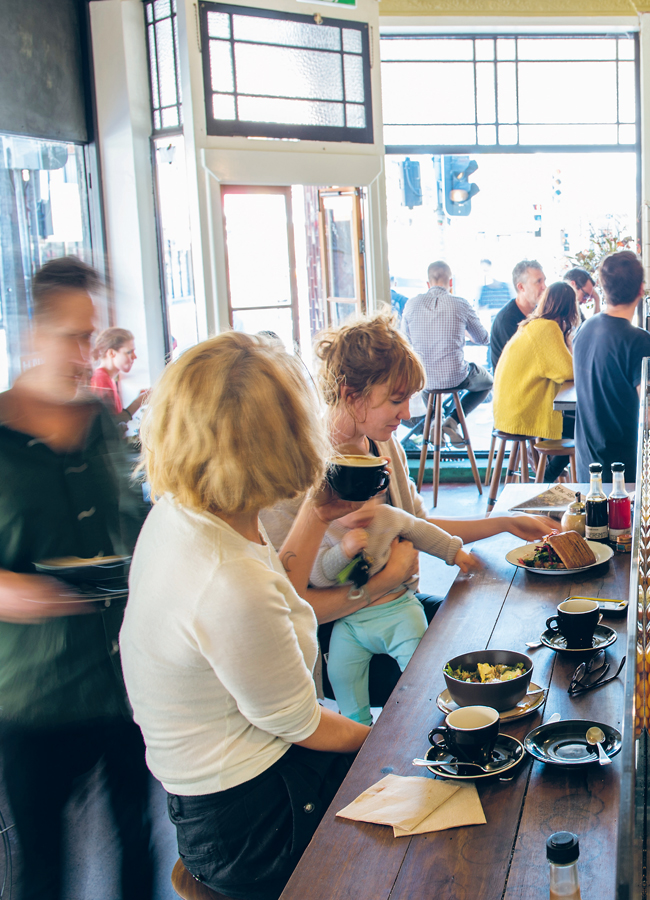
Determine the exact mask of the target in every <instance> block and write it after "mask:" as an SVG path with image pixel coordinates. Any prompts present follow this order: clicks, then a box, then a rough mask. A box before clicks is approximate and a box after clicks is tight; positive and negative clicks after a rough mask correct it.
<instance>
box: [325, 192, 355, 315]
mask: <svg viewBox="0 0 650 900" xmlns="http://www.w3.org/2000/svg"><path fill="white" fill-rule="evenodd" d="M318 199H319V211H320V234H321V260H322V265H323V270H324V275H325V285H326V290H327V318H328V323H329V324H330V325H334V326H336V325H340V324H341V323H342V322H345V320H346V319H349V318H351V317H353V316H356V315H362V314H363V313H365V311H366V273H365V262H364V256H365V246H364V239H363V221H362V218H361V198H360V191H359V189H358V188H341V189H328V190H322V191H319V192H318Z"/></svg>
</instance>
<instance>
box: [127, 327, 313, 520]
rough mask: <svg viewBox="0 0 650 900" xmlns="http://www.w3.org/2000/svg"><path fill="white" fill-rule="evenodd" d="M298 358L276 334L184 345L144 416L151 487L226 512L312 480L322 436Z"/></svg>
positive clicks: (264, 503)
mask: <svg viewBox="0 0 650 900" xmlns="http://www.w3.org/2000/svg"><path fill="white" fill-rule="evenodd" d="M301 366H302V364H301V363H300V361H299V360H298V359H297V358H294V357H292V356H290V355H289V354H288V353H287V352H286V350H284V349H283V348H281V347H279V346H278V344H277V342H274V343H272V342H270V341H268V340H267V339H265V338H263V337H260V336H257V335H256V336H251V335H248V334H243V333H241V332H237V331H231V332H227V333H225V334H220V335H218V336H217V337H214V338H211V339H210V340H208V341H204V342H203V343H202V344H198V345H197V346H196V347H193V348H192V349H191V350H186V351H185V353H183V355H182V356H181V357H180V358H179V359H178V360H177V361H176V362H174V363H171V365H169V366H168V367H167V369H166V370H165V371H164V372H163V374H162V376H161V378H160V380H159V381H158V383H157V385H156V386H155V388H154V389H153V391H152V394H151V399H150V401H149V406H148V409H147V412H146V414H145V416H144V421H143V426H142V430H141V435H142V446H143V453H144V467H145V469H146V472H147V476H148V479H149V483H150V484H151V490H152V495H153V496H154V497H160V496H162V494H164V493H167V492H170V493H171V494H173V495H174V496H175V498H176V499H177V500H178V502H179V503H181V504H183V505H184V506H188V507H191V508H193V509H199V510H212V511H214V512H223V513H224V514H226V515H233V514H235V513H245V512H250V511H252V510H255V509H260V508H265V507H269V506H272V505H273V504H274V503H276V502H277V501H278V500H282V499H285V498H291V497H296V496H297V495H298V494H301V493H303V492H304V491H306V490H307V489H308V488H310V487H311V486H312V485H313V484H315V483H317V482H318V481H319V480H320V479H321V478H322V476H323V472H324V466H325V461H326V458H327V456H328V452H329V444H328V442H327V439H326V436H325V431H324V427H323V424H322V422H321V420H320V417H319V414H318V404H317V400H316V397H315V394H314V392H313V391H312V390H311V389H310V388H309V386H308V384H307V381H306V378H305V376H304V374H303V369H302V368H301Z"/></svg>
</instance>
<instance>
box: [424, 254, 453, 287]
mask: <svg viewBox="0 0 650 900" xmlns="http://www.w3.org/2000/svg"><path fill="white" fill-rule="evenodd" d="M427 278H428V280H429V283H431V282H433V283H434V284H437V283H438V282H439V281H450V280H451V269H450V268H449V266H448V265H447V263H446V262H443V260H441V259H439V260H437V261H436V262H432V263H431V265H430V266H429V268H428V269H427Z"/></svg>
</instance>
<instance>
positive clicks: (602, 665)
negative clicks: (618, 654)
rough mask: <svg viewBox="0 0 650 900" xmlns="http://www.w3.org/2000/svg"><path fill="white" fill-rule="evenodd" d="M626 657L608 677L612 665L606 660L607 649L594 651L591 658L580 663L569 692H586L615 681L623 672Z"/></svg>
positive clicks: (573, 693) (572, 678)
mask: <svg viewBox="0 0 650 900" xmlns="http://www.w3.org/2000/svg"><path fill="white" fill-rule="evenodd" d="M625 659H626V657H625V656H624V657H623V659H622V660H621V662H620V664H619V667H618V669H617V670H616V673H615V674H614V675H611V676H610V677H609V678H607V677H606V675H607V673H608V672H609V668H610V666H609V663H608V662H605V651H604V650H599V651H598V652H597V653H594V655H593V656H592V657H591V659H588V660H587V661H586V662H581V663H580V665H579V666H578V668H577V669H576V670H575V672H574V673H573V675H572V677H571V682H570V683H569V687H568V693H569V694H572V695H575V694H584V692H585V691H590V690H591V689H592V688H596V687H602V686H603V685H604V684H609V682H610V681H614V679H615V678H618V676H619V675H620V674H621V671H622V669H623V666H624V665H625Z"/></svg>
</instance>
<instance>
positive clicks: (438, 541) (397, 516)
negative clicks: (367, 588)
mask: <svg viewBox="0 0 650 900" xmlns="http://www.w3.org/2000/svg"><path fill="white" fill-rule="evenodd" d="M349 531H350V529H349V528H346V527H345V526H344V525H340V524H339V523H338V522H332V524H331V525H330V526H329V528H328V529H327V531H326V532H325V536H324V538H323V541H322V543H321V546H320V550H319V551H318V555H317V557H316V561H315V563H314V567H313V569H312V571H311V575H310V577H309V582H310V584H313V585H314V587H319V588H324V587H331V586H332V585H333V584H336V576H337V575H338V573H339V572H341V571H342V569H344V568H345V566H346V565H347V564H348V563H349V562H350V559H349V558H348V557H347V556H346V554H345V552H344V550H343V547H342V545H341V541H342V540H343V538H344V537H345V535H346V534H347V533H348V532H349ZM364 531H365V532H366V533H367V535H368V547H367V549H366V553H367V554H368V556H369V557H370V558H371V559H372V564H371V566H370V575H371V576H372V575H376V574H377V572H380V571H381V570H382V569H383V568H384V566H385V565H386V563H387V562H388V559H389V557H390V546H391V543H392V541H393V540H394V539H395V538H396V537H398V536H399V537H404V538H407V540H409V541H411V542H412V543H413V546H414V547H415V548H416V550H422V551H424V552H425V553H430V554H431V555H432V556H437V557H439V558H440V559H444V561H445V562H446V563H447V565H448V566H453V564H454V559H455V558H456V554H457V553H458V551H459V550H460V548H461V547H462V546H463V542H462V540H461V539H460V538H459V537H452V536H451V535H450V534H447V532H446V531H443V530H442V528H438V526H437V525H434V524H433V523H432V522H427V521H426V519H420V518H418V517H417V516H412V515H411V514H410V513H407V512H405V511H404V510H403V509H397V508H396V507H394V506H388V505H387V504H384V505H382V506H378V507H377V508H376V510H375V517H374V519H373V521H372V522H371V524H370V525H368V526H367V528H365V529H364ZM412 582H414V583H417V578H413V579H412ZM406 587H411V588H413V584H412V583H408V584H407V585H406Z"/></svg>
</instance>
